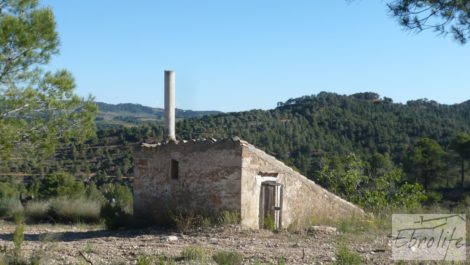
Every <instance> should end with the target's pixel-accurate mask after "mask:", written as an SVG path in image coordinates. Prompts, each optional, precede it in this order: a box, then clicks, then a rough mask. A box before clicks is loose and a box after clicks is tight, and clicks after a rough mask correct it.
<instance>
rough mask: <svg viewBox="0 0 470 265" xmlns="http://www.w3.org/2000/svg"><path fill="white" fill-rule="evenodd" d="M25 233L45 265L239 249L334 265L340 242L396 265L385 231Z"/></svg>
mask: <svg viewBox="0 0 470 265" xmlns="http://www.w3.org/2000/svg"><path fill="white" fill-rule="evenodd" d="M14 230H15V226H14V224H11V223H0V251H2V252H7V253H8V251H11V250H12V249H13V242H12V234H13V231H14ZM24 236H25V239H24V243H23V247H22V249H23V252H22V253H23V255H24V256H26V257H30V256H31V255H38V256H40V257H41V263H42V264H136V263H137V260H138V259H139V258H142V257H145V256H149V257H156V256H160V257H162V256H165V257H169V258H171V260H172V261H175V262H176V263H177V264H215V263H213V261H212V259H211V258H210V257H211V256H212V255H213V254H215V253H217V252H219V251H222V250H223V251H236V252H239V253H240V254H242V255H243V260H244V264H333V263H334V261H335V260H336V257H335V253H336V248H337V246H338V242H343V244H345V245H347V246H348V248H349V249H351V250H353V251H355V252H357V253H359V254H360V255H361V257H362V259H363V262H364V263H366V264H390V263H391V261H390V256H391V253H390V248H389V247H388V241H389V240H388V238H387V236H386V235H383V236H379V237H377V236H374V235H344V234H341V233H338V232H336V231H334V230H333V229H323V228H320V229H316V230H311V231H302V232H281V233H273V232H270V231H244V230H240V229H239V228H238V227H236V226H232V227H228V228H212V229H205V230H199V231H193V232H187V233H178V232H174V231H169V230H161V229H157V228H147V229H141V230H121V231H106V230H103V229H102V228H100V227H90V226H80V225H76V226H66V225H31V226H27V227H26V230H25V234H24ZM188 248H193V249H194V248H196V249H199V250H203V251H204V253H206V254H207V256H208V258H207V259H206V260H205V261H199V262H198V263H196V262H194V261H188V260H185V259H182V252H183V251H184V250H185V249H188ZM0 255H1V253H0ZM283 261H285V262H284V263H283ZM163 264H165V263H163Z"/></svg>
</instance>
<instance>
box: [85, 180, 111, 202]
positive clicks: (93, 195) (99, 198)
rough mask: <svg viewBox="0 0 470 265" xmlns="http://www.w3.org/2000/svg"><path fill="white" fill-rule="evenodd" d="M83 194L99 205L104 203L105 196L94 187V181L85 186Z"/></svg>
mask: <svg viewBox="0 0 470 265" xmlns="http://www.w3.org/2000/svg"><path fill="white" fill-rule="evenodd" d="M85 196H86V198H87V199H89V200H92V201H95V202H99V203H101V205H104V204H105V203H106V197H104V195H103V193H101V191H100V190H99V189H98V188H97V187H96V184H95V183H91V184H90V185H88V186H87V187H86V189H85Z"/></svg>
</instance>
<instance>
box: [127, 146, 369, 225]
mask: <svg viewBox="0 0 470 265" xmlns="http://www.w3.org/2000/svg"><path fill="white" fill-rule="evenodd" d="M134 159H135V181H134V214H135V215H136V217H137V218H140V219H142V220H149V221H152V222H157V223H158V222H161V221H165V220H167V219H168V217H169V216H168V214H169V212H171V211H176V210H191V211H195V212H197V211H204V212H206V213H214V214H216V213H218V212H221V211H224V210H228V211H232V212H238V213H239V214H240V216H241V224H242V226H243V227H245V228H254V229H257V228H260V227H262V226H263V218H266V216H268V215H269V216H272V217H273V218H275V219H276V222H277V223H278V227H279V228H281V227H288V226H289V225H290V224H292V223H295V222H296V221H299V220H302V219H305V218H309V217H312V216H315V215H325V214H328V215H330V217H332V218H335V217H340V216H342V217H344V216H347V215H352V214H363V211H362V210H361V209H360V208H358V207H356V206H355V205H353V204H351V203H349V202H347V201H345V200H343V199H341V198H339V197H338V196H336V195H334V194H332V193H330V192H328V191H326V190H325V189H323V188H321V187H320V186H319V185H317V184H315V183H314V182H313V181H311V180H308V179H307V178H306V177H304V176H302V175H300V174H299V173H297V172H295V171H294V170H292V169H291V168H289V167H288V166H286V165H284V164H283V163H282V162H280V161H278V160H276V159H275V158H274V157H272V156H270V155H267V154H266V153H265V152H263V151H261V150H259V149H257V148H256V147H254V146H253V145H250V144H248V143H247V142H245V141H240V140H235V141H233V140H224V141H215V140H207V141H189V142H187V141H184V142H179V143H174V142H169V143H168V144H163V145H161V144H158V145H146V144H144V145H143V146H141V147H137V148H136V150H134Z"/></svg>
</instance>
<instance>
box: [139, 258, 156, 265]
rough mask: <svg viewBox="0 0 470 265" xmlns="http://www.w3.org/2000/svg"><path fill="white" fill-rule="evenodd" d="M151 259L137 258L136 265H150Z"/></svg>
mask: <svg viewBox="0 0 470 265" xmlns="http://www.w3.org/2000/svg"><path fill="white" fill-rule="evenodd" d="M152 263H153V262H152V258H151V257H148V256H139V257H137V262H136V264H137V265H150V264H152Z"/></svg>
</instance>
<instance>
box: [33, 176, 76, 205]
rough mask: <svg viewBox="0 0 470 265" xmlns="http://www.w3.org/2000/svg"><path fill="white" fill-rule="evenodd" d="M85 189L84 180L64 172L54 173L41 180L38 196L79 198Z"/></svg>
mask: <svg viewBox="0 0 470 265" xmlns="http://www.w3.org/2000/svg"><path fill="white" fill-rule="evenodd" d="M84 190H85V185H84V184H83V182H79V181H77V180H76V179H75V178H74V177H73V176H72V175H70V174H68V173H64V172H58V173H53V174H50V175H47V176H45V177H44V179H42V180H41V183H40V185H39V190H38V196H39V197H40V198H43V199H49V198H56V197H69V198H78V197H80V196H82V194H83V191H84Z"/></svg>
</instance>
